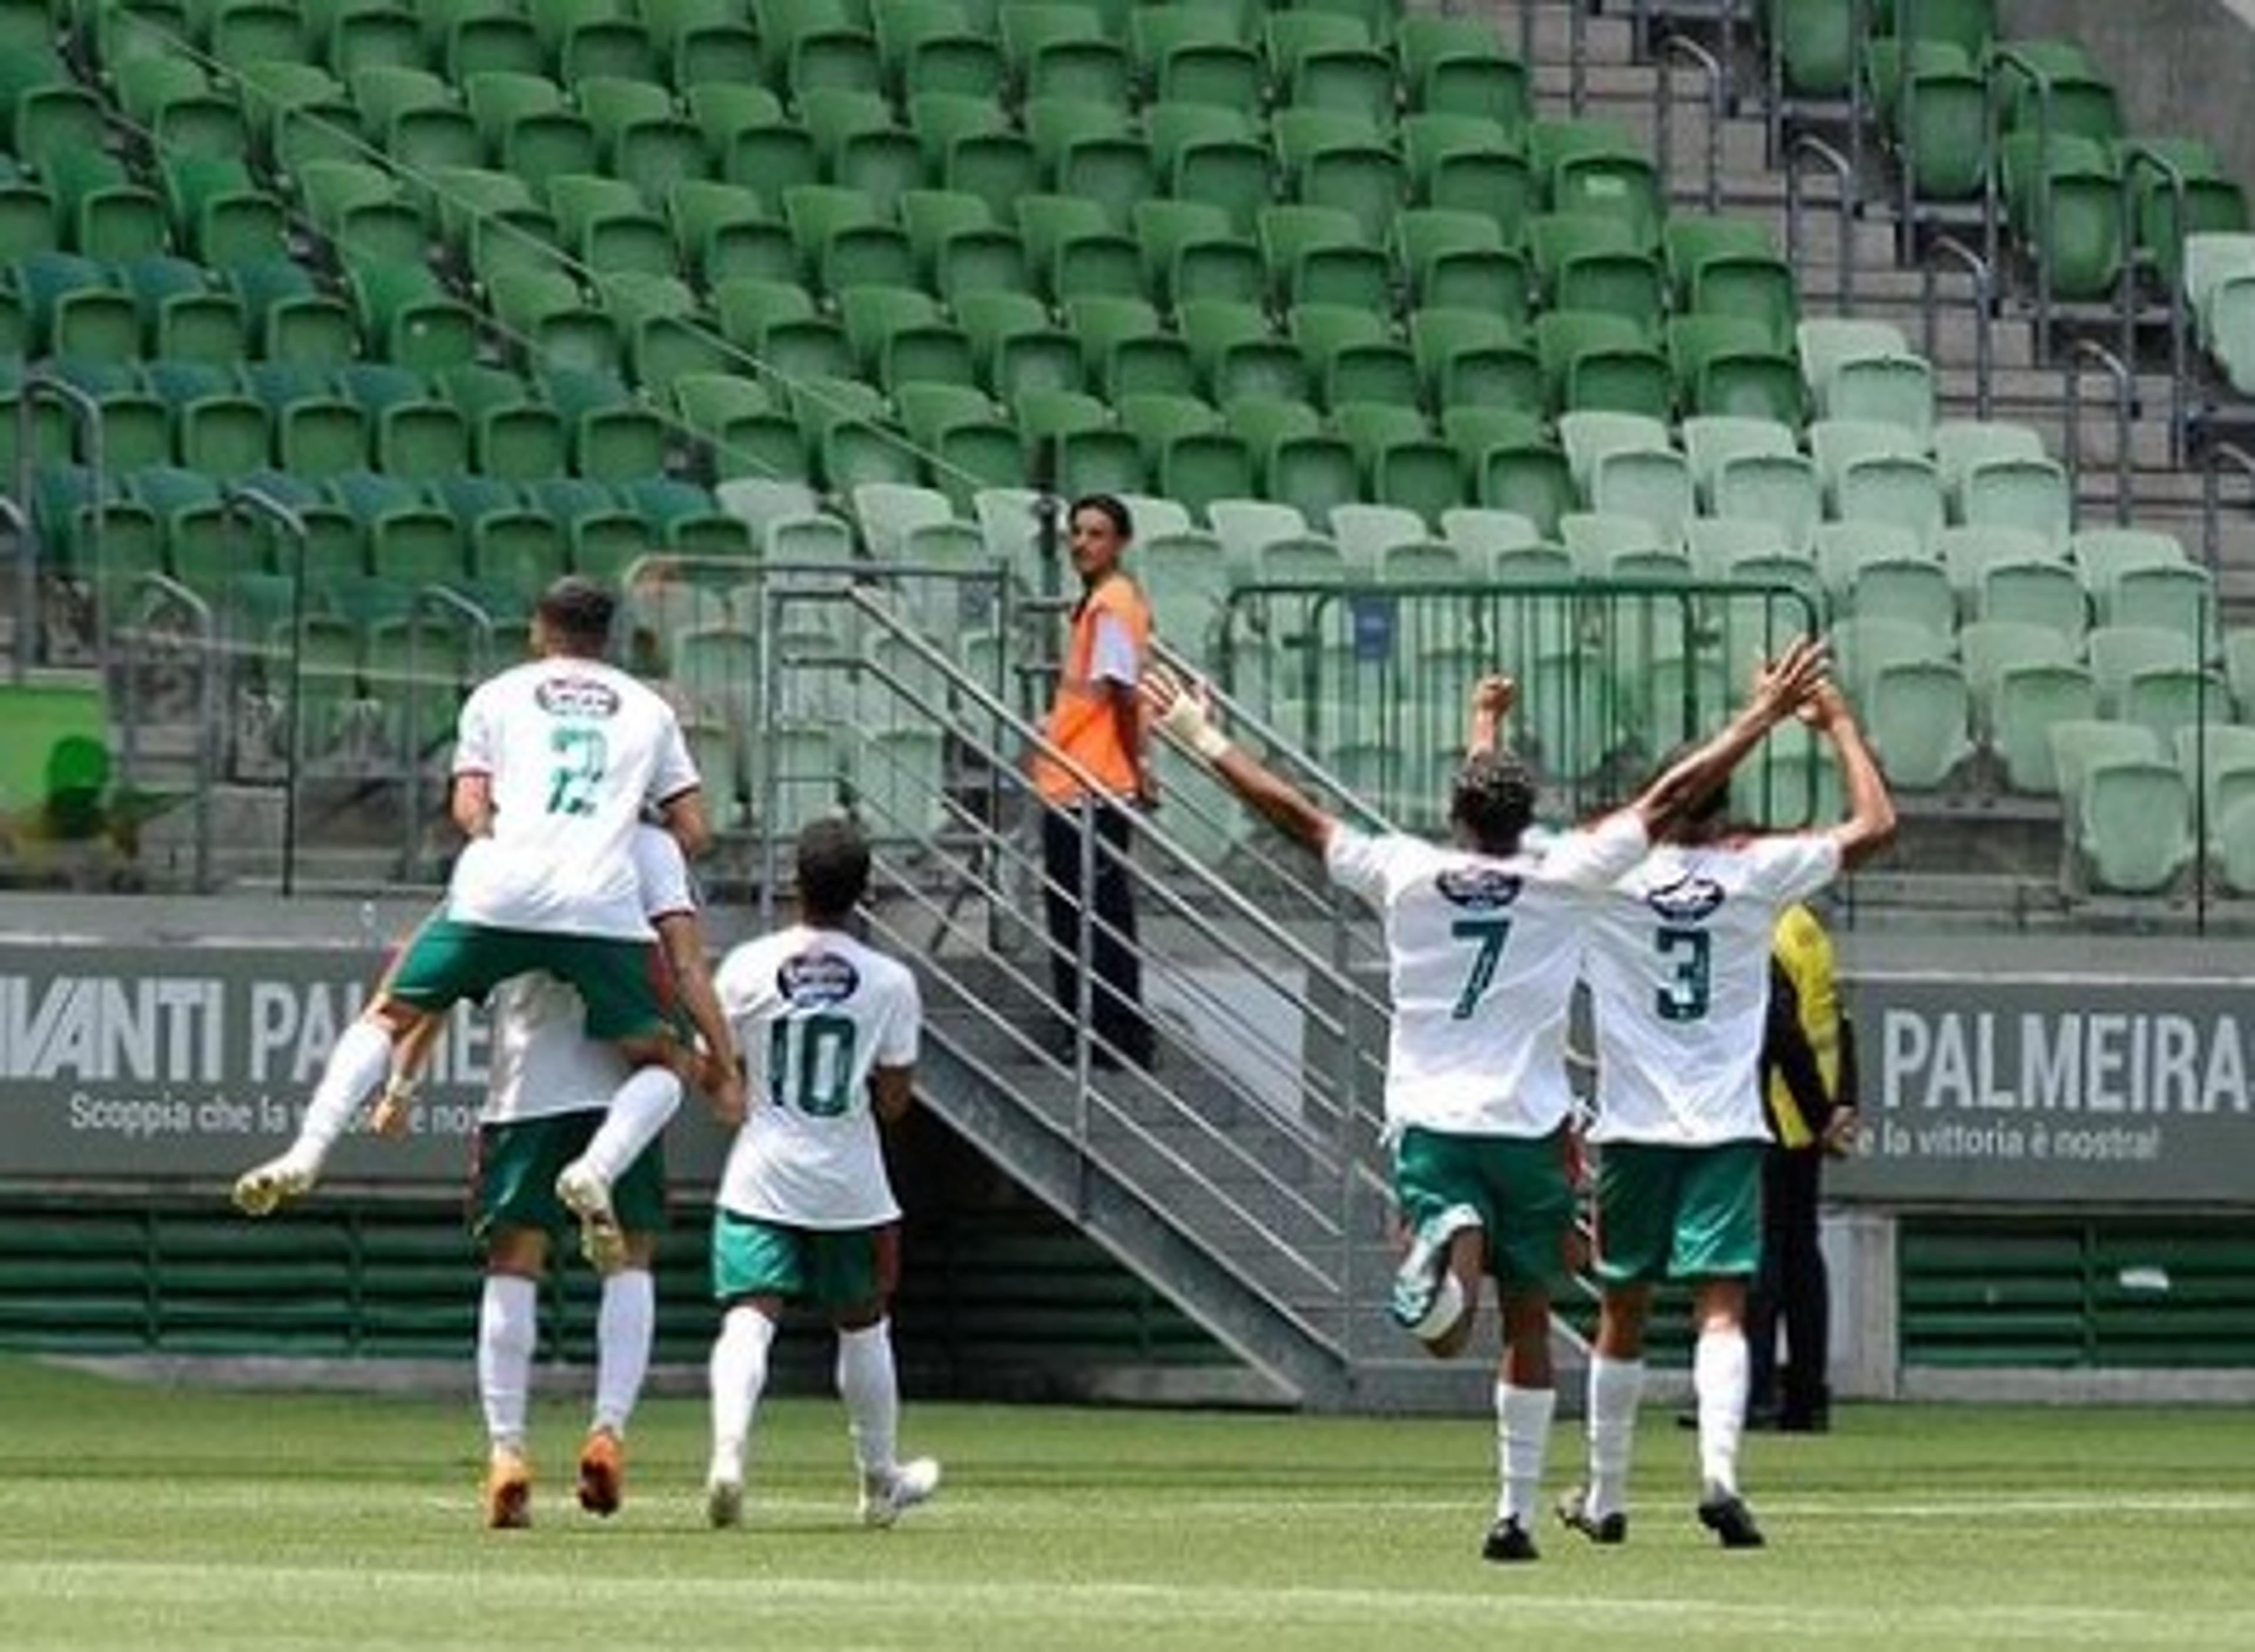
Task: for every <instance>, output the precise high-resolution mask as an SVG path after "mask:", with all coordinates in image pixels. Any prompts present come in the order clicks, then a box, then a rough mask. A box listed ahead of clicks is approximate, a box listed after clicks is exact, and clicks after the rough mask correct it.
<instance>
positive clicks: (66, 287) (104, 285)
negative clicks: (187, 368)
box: [16, 252, 141, 361]
mask: <svg viewBox="0 0 2255 1652" xmlns="http://www.w3.org/2000/svg"><path fill="white" fill-rule="evenodd" d="M16 290H17V292H18V294H19V295H20V296H21V297H22V298H23V301H24V312H25V320H26V321H27V322H28V324H29V325H30V331H31V339H32V350H33V353H36V354H39V355H51V356H60V357H63V358H65V359H67V360H83V361H130V360H133V359H134V358H135V357H136V356H137V355H138V354H139V353H140V347H141V318H140V316H139V314H138V313H137V311H135V309H134V307H133V300H132V298H131V297H129V296H128V295H127V294H125V293H123V292H120V291H119V290H117V289H116V287H114V286H112V285H111V284H110V282H109V272H108V271H107V270H106V269H103V267H102V265H100V264H98V263H95V262H92V261H91V260H88V259H85V258H80V257H76V256H74V255H71V254H69V253H61V252H32V253H26V254H25V255H24V256H23V257H22V258H20V259H18V261H17V263H16Z"/></svg>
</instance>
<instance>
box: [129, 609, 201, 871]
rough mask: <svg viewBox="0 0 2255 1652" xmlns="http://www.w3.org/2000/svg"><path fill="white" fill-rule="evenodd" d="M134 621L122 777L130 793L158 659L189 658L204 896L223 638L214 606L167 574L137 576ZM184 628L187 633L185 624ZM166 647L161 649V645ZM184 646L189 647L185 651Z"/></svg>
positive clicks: (197, 858)
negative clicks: (196, 734) (182, 656)
mask: <svg viewBox="0 0 2255 1652" xmlns="http://www.w3.org/2000/svg"><path fill="white" fill-rule="evenodd" d="M124 602H125V606H126V609H127V613H128V614H129V616H130V618H129V620H128V621H127V623H126V625H125V626H124V627H123V641H124V644H125V651H124V659H123V671H122V677H121V681H120V685H119V690H118V691H119V693H120V695H121V697H122V698H123V703H124V704H123V710H122V712H121V715H120V719H119V720H120V721H121V722H122V724H123V728H124V732H123V738H122V739H120V741H119V746H118V778H119V781H121V782H122V783H123V785H125V786H127V787H129V788H130V787H131V786H133V785H134V784H135V783H136V782H137V781H139V779H140V778H141V774H142V768H141V737H142V732H143V730H144V727H145V726H146V725H147V724H148V723H149V721H150V719H149V718H148V717H147V716H146V715H145V710H146V707H145V704H144V702H145V699H146V697H147V695H148V693H149V690H150V686H151V677H152V676H153V675H154V674H155V671H156V670H157V669H158V662H159V661H160V660H163V661H167V662H173V661H178V660H179V657H180V655H182V653H183V652H185V654H186V669H189V670H190V671H192V672H193V674H194V678H195V688H194V708H195V720H196V725H197V727H198V730H199V736H198V739H197V740H196V743H195V758H194V763H195V795H194V797H193V800H192V807H193V820H194V823H195V824H194V828H193V838H194V841H193V844H192V845H191V847H190V854H191V856H192V857H193V872H192V879H193V881H192V887H193V888H194V889H195V890H196V891H197V892H198V893H201V892H202V891H205V890H207V889H209V888H210V887H211V886H212V875H211V872H212V816H213V802H214V792H215V790H216V785H217V781H218V779H219V769H218V763H217V760H216V757H215V750H216V743H217V739H218V730H219V727H220V724H221V716H220V710H219V701H220V690H219V678H220V662H221V650H220V648H219V632H218V627H217V626H216V625H215V624H214V622H213V618H212V611H211V607H210V605H209V604H207V603H206V602H205V601H204V599H203V598H201V597H200V596H198V595H197V594H196V593H195V592H194V591H191V590H189V589H188V588H187V587H186V585H183V584H179V582H178V581H177V580H174V579H171V578H168V577H166V576H165V575H163V574H153V573H144V574H139V575H137V576H136V577H135V578H134V581H133V584H132V586H131V587H130V590H129V591H127V592H126V593H124ZM160 620H161V621H165V622H166V623H164V624H160V623H159V621H160ZM182 620H185V621H186V629H185V631H183V630H182V629H181V627H180V622H181V621H182ZM160 638H161V639H163V641H164V642H165V647H163V648H161V649H160V648H158V646H157V644H158V641H159V639H160ZM183 644H185V648H183V646H182V645H183Z"/></svg>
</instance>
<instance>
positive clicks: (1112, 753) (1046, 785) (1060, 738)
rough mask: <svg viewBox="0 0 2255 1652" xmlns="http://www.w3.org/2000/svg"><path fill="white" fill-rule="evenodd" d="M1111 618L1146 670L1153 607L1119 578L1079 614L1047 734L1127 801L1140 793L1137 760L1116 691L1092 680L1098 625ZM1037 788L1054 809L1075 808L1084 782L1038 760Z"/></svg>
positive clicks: (1095, 594)
mask: <svg viewBox="0 0 2255 1652" xmlns="http://www.w3.org/2000/svg"><path fill="white" fill-rule="evenodd" d="M1107 613H1108V614H1111V615H1112V616H1113V618H1114V619H1116V620H1119V621H1120V624H1121V625H1124V626H1126V627H1127V636H1128V640H1129V641H1132V642H1133V643H1134V644H1135V662H1136V665H1137V667H1138V669H1141V667H1142V662H1143V659H1144V657H1145V655H1146V654H1147V653H1148V652H1149V648H1150V646H1151V610H1150V606H1149V604H1147V603H1146V602H1145V601H1144V600H1143V593H1142V591H1140V590H1139V589H1137V587H1136V584H1135V581H1134V580H1132V579H1130V578H1128V577H1127V575H1125V574H1113V576H1112V577H1110V578H1108V579H1106V581H1105V582H1104V583H1103V584H1100V585H1099V586H1097V588H1096V589H1095V590H1093V591H1090V592H1089V593H1088V595H1087V596H1085V598H1082V599H1081V603H1080V606H1079V607H1078V608H1077V609H1075V610H1074V611H1073V618H1072V635H1071V640H1070V641H1067V643H1066V644H1065V651H1064V667H1063V672H1062V675H1061V676H1059V677H1058V678H1057V698H1056V699H1055V700H1054V701H1053V702H1051V704H1050V715H1049V721H1048V722H1047V723H1046V724H1044V725H1043V728H1042V734H1043V738H1044V739H1047V740H1048V741H1049V743H1050V745H1051V746H1056V747H1057V749H1058V750H1059V751H1061V752H1064V753H1065V754H1066V755H1068V756H1069V757H1071V759H1072V760H1073V761H1074V762H1076V763H1078V764H1079V765H1080V767H1082V768H1084V769H1085V770H1087V771H1088V772H1089V773H1090V774H1093V775H1094V776H1095V777H1096V778H1097V780H1098V781H1100V782H1101V783H1102V785H1103V788H1104V789H1105V790H1106V792H1108V793H1110V794H1112V795H1114V796H1119V797H1125V796H1127V795H1131V794H1133V793H1134V791H1135V753H1133V752H1131V751H1129V750H1128V749H1127V747H1126V746H1122V745H1121V744H1120V725H1119V721H1118V719H1117V718H1114V717H1113V712H1112V690H1111V685H1110V684H1108V683H1092V682H1090V681H1089V679H1088V667H1089V662H1090V659H1091V658H1092V656H1093V655H1094V654H1095V652H1096V622H1097V620H1099V618H1101V617H1102V616H1103V615H1105V614H1107ZM1034 785H1035V788H1036V789H1037V790H1038V791H1039V792H1040V793H1041V795H1042V800H1043V802H1050V803H1069V802H1072V801H1073V800H1074V799H1075V798H1077V797H1078V796H1079V795H1081V791H1082V787H1081V783H1080V781H1079V780H1078V778H1077V777H1075V775H1074V774H1072V773H1071V771H1070V770H1068V769H1067V768H1065V767H1064V765H1063V764H1061V763H1056V762H1052V761H1051V760H1049V759H1047V758H1044V757H1037V758H1036V759H1035V760H1034Z"/></svg>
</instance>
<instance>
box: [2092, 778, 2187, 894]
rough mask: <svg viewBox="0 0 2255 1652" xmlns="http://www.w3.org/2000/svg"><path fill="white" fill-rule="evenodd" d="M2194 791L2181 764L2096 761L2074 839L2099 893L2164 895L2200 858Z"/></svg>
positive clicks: (2093, 885)
mask: <svg viewBox="0 0 2255 1652" xmlns="http://www.w3.org/2000/svg"><path fill="white" fill-rule="evenodd" d="M2191 822H2192V797H2191V788H2189V787H2188V786H2187V785H2186V783H2185V778H2184V776H2183V775H2182V774H2180V773H2179V772H2178V771H2177V767H2176V765H2175V764H2174V763H2172V762H2169V761H2167V760H2145V759H2137V760H2117V761H2099V762H2094V763H2093V764H2092V765H2091V766H2090V768H2089V770H2088V771H2087V772H2086V773H2085V774H2084V775H2083V781H2082V785H2081V786H2080V788H2078V792H2077V797H2076V815H2075V820H2074V828H2073V838H2074V844H2075V847H2076V851H2078V852H2079V855H2080V858H2081V861H2080V864H2081V866H2082V868H2083V872H2084V874H2085V875H2086V876H2087V878H2088V879H2089V881H2090V885H2091V886H2092V887H2093V888H2096V889H2099V890H2106V891H2111V892H2115V893H2124V894H2158V893H2164V892H2166V891H2167V889H2168V888H2169V887H2170V886H2172V885H2174V883H2175V882H2176V881H2177V879H2179V878H2181V876H2182V875H2183V874H2184V872H2185V870H2186V868H2187V867H2188V865H2190V864H2191V863H2192V861H2193V859H2194V858H2195V856H2196V855H2197V853H2198V851H2199V845H2198V844H2196V843H2195V841H2194V839H2193V836H2192V824H2191Z"/></svg>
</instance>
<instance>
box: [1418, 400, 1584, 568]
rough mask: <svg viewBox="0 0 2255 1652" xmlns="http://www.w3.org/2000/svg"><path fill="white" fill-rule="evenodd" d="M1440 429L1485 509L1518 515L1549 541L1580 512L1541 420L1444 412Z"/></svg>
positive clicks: (1480, 411)
mask: <svg viewBox="0 0 2255 1652" xmlns="http://www.w3.org/2000/svg"><path fill="white" fill-rule="evenodd" d="M1441 428H1442V429H1443V430H1444V431H1445V432H1446V433H1447V437H1448V440H1449V444H1450V445H1451V447H1453V448H1454V449H1455V450H1456V451H1457V452H1458V456H1459V457H1460V458H1461V459H1462V461H1463V463H1464V467H1465V478H1466V480H1467V484H1468V491H1469V492H1470V493H1471V494H1472V497H1473V498H1475V499H1477V500H1479V503H1480V504H1482V505H1484V506H1486V507H1489V508H1491V509H1498V510H1508V511H1513V512H1516V513H1517V514H1520V515H1522V516H1525V517H1526V518H1527V519H1528V521H1532V522H1533V523H1535V527H1536V528H1538V529H1539V530H1540V531H1541V532H1542V534H1543V535H1546V536H1549V535H1556V533H1557V532H1558V527H1559V522H1560V521H1561V520H1562V519H1563V516H1564V515H1565V514H1566V513H1567V512H1569V511H1571V510H1573V509H1575V508H1576V507H1577V502H1578V501H1577V491H1576V488H1575V484H1574V479H1573V474H1572V472H1571V471H1570V469H1569V468H1568V466H1567V464H1566V456H1565V454H1564V453H1563V452H1562V451H1560V450H1559V448H1558V446H1557V444H1556V443H1555V442H1553V441H1552V440H1550V438H1549V437H1548V436H1546V435H1545V434H1544V433H1543V430H1542V420H1541V418H1540V417H1539V416H1535V415H1534V414H1533V413H1530V412H1528V411H1526V410H1524V409H1516V408H1485V407H1452V408H1449V409H1444V411H1443V413H1442V415H1441Z"/></svg>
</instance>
